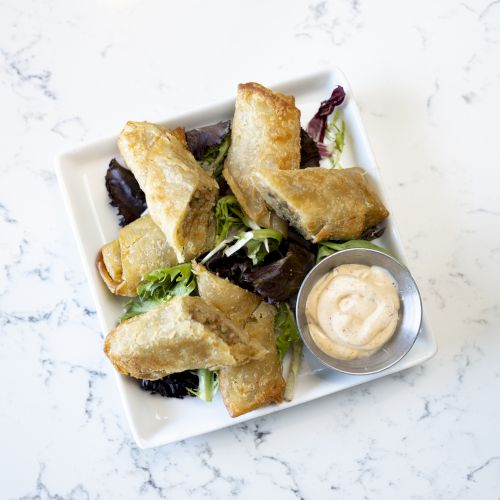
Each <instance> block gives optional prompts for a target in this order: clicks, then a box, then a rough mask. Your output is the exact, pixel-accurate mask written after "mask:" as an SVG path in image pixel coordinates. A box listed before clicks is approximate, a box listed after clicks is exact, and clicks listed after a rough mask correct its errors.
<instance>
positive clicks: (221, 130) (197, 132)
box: [186, 120, 231, 160]
mask: <svg viewBox="0 0 500 500" xmlns="http://www.w3.org/2000/svg"><path fill="white" fill-rule="evenodd" d="M230 131H231V120H226V121H221V122H218V123H214V124H213V125H207V126H206V127H200V128H194V129H192V130H188V131H187V132H186V141H187V143H188V148H189V151H191V153H193V156H194V157H195V158H196V159H197V160H202V159H203V157H204V156H205V155H206V154H207V153H208V152H209V149H210V148H212V147H213V146H218V145H219V144H221V142H222V141H223V140H224V138H225V137H226V136H227V134H229V132H230Z"/></svg>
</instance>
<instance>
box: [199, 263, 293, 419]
mask: <svg viewBox="0 0 500 500" xmlns="http://www.w3.org/2000/svg"><path fill="white" fill-rule="evenodd" d="M193 271H194V273H195V274H196V278H197V279H196V281H197V284H198V292H199V294H200V296H201V297H203V298H204V299H205V300H206V301H207V302H208V303H210V304H212V305H213V306H215V307H216V308H217V309H219V310H220V311H221V312H222V313H223V314H224V315H225V316H227V317H228V318H230V319H231V320H233V321H234V322H235V323H236V324H237V325H239V326H241V327H242V328H243V329H244V330H245V332H247V333H248V335H249V337H250V338H251V339H252V340H254V341H255V342H257V343H258V345H260V346H261V347H262V348H263V349H265V350H266V351H267V354H266V355H265V356H263V357H262V358H260V359H258V360H253V361H250V362H248V363H246V364H244V365H240V366H226V367H224V368H221V369H220V370H219V383H220V390H221V394H222V398H223V400H224V404H225V405H226V408H227V410H228V412H229V414H230V415H231V416H232V417H237V416H238V415H242V414H243V413H247V412H249V411H251V410H254V409H255V408H259V407H260V406H263V405H265V404H268V403H271V402H275V403H280V402H281V401H283V391H284V389H285V381H284V379H283V376H282V374H281V363H280V360H279V357H278V352H277V350H276V337H275V333H274V317H275V315H276V309H275V308H274V307H273V306H271V305H270V304H267V303H265V302H263V301H262V299H261V298H260V297H258V296H257V295H255V294H253V293H251V292H248V291H247V290H243V288H240V287H239V286H237V285H234V284H233V283H231V282H229V281H228V280H226V279H223V278H219V277H218V276H216V275H215V274H212V273H211V272H209V271H207V270H206V269H205V267H203V266H201V265H198V264H193Z"/></svg>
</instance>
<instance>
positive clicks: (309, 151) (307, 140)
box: [300, 128, 320, 168]
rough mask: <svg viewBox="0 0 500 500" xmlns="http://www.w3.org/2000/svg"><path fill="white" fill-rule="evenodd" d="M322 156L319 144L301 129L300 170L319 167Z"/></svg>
mask: <svg viewBox="0 0 500 500" xmlns="http://www.w3.org/2000/svg"><path fill="white" fill-rule="evenodd" d="M319 160H320V155H319V151H318V146H317V144H316V143H315V142H314V141H313V139H312V138H311V136H310V135H309V134H308V133H307V132H306V131H305V130H304V129H303V128H301V129H300V168H306V167H318V166H319Z"/></svg>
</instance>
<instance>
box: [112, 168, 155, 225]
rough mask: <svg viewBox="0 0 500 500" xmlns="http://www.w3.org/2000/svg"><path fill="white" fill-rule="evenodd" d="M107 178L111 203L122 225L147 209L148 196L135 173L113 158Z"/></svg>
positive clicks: (136, 217)
mask: <svg viewBox="0 0 500 500" xmlns="http://www.w3.org/2000/svg"><path fill="white" fill-rule="evenodd" d="M105 179H106V189H107V190H108V195H109V199H110V204H111V205H112V206H113V207H115V208H117V210H118V221H119V224H120V226H122V227H123V226H126V225H127V224H130V223H131V222H134V221H135V220H136V219H138V218H139V217H140V216H141V214H142V213H143V212H144V210H146V197H145V196H144V192H143V191H142V190H141V188H140V187H139V183H138V182H137V180H136V178H135V177H134V174H133V173H132V172H131V171H130V170H128V169H126V168H124V167H122V166H121V165H120V164H119V163H118V162H117V161H116V160H115V159H114V158H113V159H112V160H111V162H110V163H109V167H108V170H107V171H106V177H105Z"/></svg>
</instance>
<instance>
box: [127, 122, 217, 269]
mask: <svg viewBox="0 0 500 500" xmlns="http://www.w3.org/2000/svg"><path fill="white" fill-rule="evenodd" d="M179 132H182V130H181V129H176V131H174V132H170V131H168V130H166V129H164V128H162V127H159V126H158V125H154V124H153V123H148V122H128V123H127V124H126V125H125V128H124V129H123V131H122V133H121V135H120V137H119V139H118V148H119V150H120V153H121V155H122V157H123V159H124V160H125V163H126V164H127V166H128V167H129V168H130V170H132V173H133V174H134V176H135V178H136V179H137V182H138V183H139V185H140V186H141V189H142V190H143V191H144V193H145V195H146V202H147V205H148V209H149V214H150V215H151V218H152V219H153V221H154V222H155V223H156V224H157V225H158V226H159V228H160V229H161V230H162V231H163V234H164V235H165V237H166V239H167V242H168V244H169V245H170V246H171V247H172V248H173V250H174V252H175V254H176V256H177V260H178V261H179V262H186V261H189V260H191V259H192V258H194V257H196V256H198V255H200V254H201V253H203V252H205V251H207V250H210V249H211V248H212V247H213V244H214V238H215V220H214V206H215V203H216V201H217V196H218V191H219V188H218V185H217V182H216V181H215V180H214V179H213V178H212V177H211V176H210V175H209V174H208V173H206V172H205V171H204V170H203V169H202V168H201V167H200V166H199V165H198V162H197V161H196V160H195V158H194V156H193V155H192V154H191V153H190V152H189V151H188V149H187V147H186V142H185V139H184V140H182V138H183V133H179Z"/></svg>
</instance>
